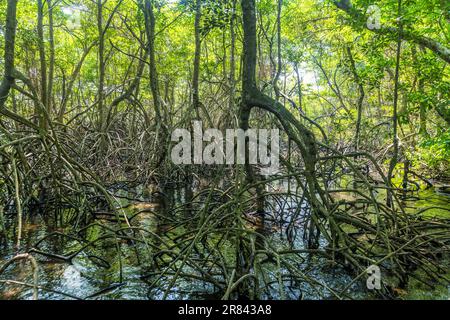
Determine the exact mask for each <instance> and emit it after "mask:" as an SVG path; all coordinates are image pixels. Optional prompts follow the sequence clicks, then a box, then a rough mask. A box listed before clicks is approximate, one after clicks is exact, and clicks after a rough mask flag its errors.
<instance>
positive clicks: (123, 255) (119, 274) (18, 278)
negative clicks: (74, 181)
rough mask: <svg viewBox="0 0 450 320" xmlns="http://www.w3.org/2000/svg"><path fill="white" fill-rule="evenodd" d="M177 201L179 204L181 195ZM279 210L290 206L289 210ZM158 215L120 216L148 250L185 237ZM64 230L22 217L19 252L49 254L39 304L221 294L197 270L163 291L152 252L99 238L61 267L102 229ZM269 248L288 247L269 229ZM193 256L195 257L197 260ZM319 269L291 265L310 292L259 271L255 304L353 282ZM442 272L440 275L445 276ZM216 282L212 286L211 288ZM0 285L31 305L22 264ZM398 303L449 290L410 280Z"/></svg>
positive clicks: (441, 203)
mask: <svg viewBox="0 0 450 320" xmlns="http://www.w3.org/2000/svg"><path fill="white" fill-rule="evenodd" d="M122 194H123V195H125V197H126V194H127V192H125V191H122ZM178 199H179V200H182V194H181V193H180V194H179V198H178ZM121 202H122V205H127V204H129V203H127V202H128V201H126V200H121ZM276 205H279V204H276ZM281 205H286V204H281ZM406 206H407V207H408V208H409V209H408V210H411V212H413V211H414V210H417V209H420V208H425V207H445V208H448V207H449V206H450V197H449V195H448V194H445V193H439V192H437V191H435V190H434V189H429V190H426V191H421V192H419V193H418V198H417V199H414V200H413V201H408V202H407V203H406ZM286 207H287V208H288V207H289V203H288V204H287V205H286ZM142 210H144V211H145V212H144V213H142V214H140V215H139V216H135V217H133V215H134V214H135V213H136V212H138V211H142ZM159 211H160V208H159V205H158V204H155V203H145V202H141V203H139V202H138V203H137V204H136V205H134V206H131V207H129V208H128V209H127V210H126V215H127V217H128V218H130V219H132V220H133V221H132V224H133V225H136V226H139V228H143V229H148V230H151V232H152V234H153V235H154V237H152V240H151V241H152V242H153V244H154V245H155V246H159V245H161V243H160V240H158V236H161V238H159V239H176V238H177V235H178V234H181V233H183V232H185V231H186V230H185V229H184V226H177V225H176V223H174V222H173V221H172V223H169V224H168V225H167V224H165V225H161V224H160V223H159V218H158V215H157V213H158V212H159ZM68 215H70V213H68ZM435 216H439V217H441V218H442V217H443V218H450V215H449V213H448V212H445V211H443V210H429V211H427V212H426V213H424V218H433V217H435ZM108 219H111V217H110V216H109V217H103V220H101V219H100V220H99V221H100V223H101V224H105V225H108V224H109V223H111V222H108V221H107V220H108ZM6 220H7V219H6ZM7 226H8V230H10V233H11V234H10V239H14V233H15V232H16V230H14V229H15V227H14V222H12V221H8V220H7ZM71 231H72V230H71V226H70V225H66V224H65V223H63V224H62V227H61V226H58V227H55V223H54V221H52V220H51V219H50V220H44V219H43V218H42V217H41V216H40V215H34V216H33V217H28V218H27V220H26V221H25V222H24V226H23V238H22V243H21V250H20V252H27V250H30V249H31V248H35V249H37V250H39V251H41V252H51V253H52V254H54V256H53V257H46V256H43V255H39V254H36V253H35V254H33V256H34V257H35V258H36V260H37V262H38V266H39V269H38V284H39V299H162V298H164V297H165V298H166V299H220V298H221V297H222V296H223V294H224V292H223V291H218V289H217V286H215V285H214V284H213V283H212V282H213V281H214V277H216V276H215V274H214V272H212V276H211V277H212V278H213V280H211V281H209V282H208V281H206V282H205V281H200V280H199V279H196V277H195V275H196V271H195V270H194V269H192V268H189V267H188V266H186V267H184V268H183V273H185V274H187V275H189V274H190V276H186V277H180V278H178V279H177V281H176V282H174V283H173V285H172V286H170V290H169V289H168V283H170V282H171V280H172V277H173V274H171V273H170V272H167V273H166V274H165V275H164V276H162V277H156V276H155V275H156V273H155V272H153V269H152V268H153V267H154V266H153V265H152V264H151V263H150V262H149V261H150V260H151V259H149V258H148V255H146V254H145V252H148V251H149V250H151V249H149V247H148V245H147V246H146V244H142V243H130V241H129V240H127V239H124V240H120V239H119V240H115V239H114V240H113V239H105V240H104V241H101V242H98V243H97V244H96V245H93V246H88V247H87V248H86V249H84V250H81V251H80V252H79V253H78V254H77V255H75V257H74V258H73V259H71V260H70V261H63V260H60V259H58V258H57V257H58V256H63V257H67V256H69V255H70V254H72V253H74V252H78V251H79V250H80V248H83V245H84V243H80V241H79V239H80V238H83V239H85V240H87V241H94V240H95V239H98V238H99V237H100V236H101V234H102V228H101V227H99V226H98V225H92V226H91V227H89V228H87V229H85V230H83V231H82V232H81V233H80V232H79V233H78V234H77V239H76V238H75V237H74V238H68V237H63V236H60V234H70V233H71ZM165 235H170V237H169V238H165V237H164V236H165ZM163 237H164V238H163ZM297 238H301V237H297ZM42 239H44V240H42ZM155 239H156V240H155ZM269 241H270V242H271V245H272V246H273V247H275V248H280V249H282V248H286V247H287V245H286V242H287V240H286V235H285V233H284V232H279V231H277V230H276V226H274V231H273V232H272V233H271V235H270V236H269ZM36 244H38V245H36ZM169 245H170V244H169ZM294 247H295V248H304V245H303V243H302V240H301V239H296V240H295V243H294ZM221 250H222V251H223V252H222V255H223V257H224V258H225V259H227V255H228V254H230V255H231V253H232V252H233V250H234V249H233V248H232V247H231V245H230V247H229V248H227V247H226V246H225V247H222V248H221ZM227 251H229V252H227ZM118 252H120V254H118ZM16 253H17V252H15V250H14V244H12V243H8V244H2V245H1V246H0V266H1V265H3V263H4V262H5V261H7V260H8V259H10V258H11V257H13V256H14V254H16ZM198 255H199V257H200V256H201V253H198ZM325 262H326V261H323V258H320V257H317V256H314V257H308V256H307V255H298V256H297V258H296V259H292V261H291V263H292V265H293V266H296V267H298V268H299V270H300V269H301V271H302V272H303V273H305V274H307V276H308V277H309V278H311V279H313V280H314V281H317V282H318V283H321V284H323V285H322V286H318V287H315V286H311V285H310V284H308V283H306V282H300V281H292V280H285V281H283V284H284V287H283V288H280V287H279V286H278V285H277V279H279V276H280V274H279V272H278V271H277V270H275V268H274V269H272V267H271V266H272V265H271V264H265V265H264V266H261V268H262V271H263V273H264V274H265V276H266V277H267V279H265V280H264V281H266V282H268V283H273V285H271V286H269V288H271V289H269V290H266V291H264V293H263V294H262V296H261V298H262V299H280V298H286V299H324V298H325V299H326V298H331V296H330V294H329V291H328V290H327V289H326V287H331V288H334V289H336V288H338V289H339V288H344V287H345V286H346V285H348V284H349V283H351V282H352V279H353V278H352V277H351V276H350V275H348V273H346V272H345V271H344V270H342V269H341V268H339V267H336V266H333V267H330V266H329V265H327V263H325ZM449 268H450V264H449ZM449 268H447V269H448V270H449ZM159 271H161V270H159ZM284 273H286V274H288V270H283V272H282V274H281V277H283V274H284ZM449 273H450V272H449ZM155 279H157V280H155ZM7 280H14V281H15V283H12V282H9V283H8V282H7ZM219 280H220V279H217V281H219ZM222 280H223V279H222ZM0 281H1V282H0V299H31V298H32V294H33V290H32V289H33V288H32V285H31V284H32V283H33V277H32V271H31V267H30V264H29V263H28V262H25V261H23V262H18V263H15V264H13V265H11V266H10V267H8V268H7V270H6V271H5V272H3V274H1V275H0ZM24 284H27V285H24ZM348 293H349V294H348V295H347V296H345V297H343V298H352V299H366V298H368V299H371V298H374V297H375V296H374V295H373V294H372V293H371V292H370V291H369V290H367V289H366V288H365V281H359V282H355V284H354V285H352V287H351V288H350V290H349V291H348ZM398 296H399V297H400V298H406V299H450V285H447V286H445V285H440V286H436V287H435V288H434V289H430V288H429V287H427V286H424V285H423V284H421V283H420V282H418V281H417V280H411V281H410V282H409V283H408V288H407V290H400V291H399V292H398Z"/></svg>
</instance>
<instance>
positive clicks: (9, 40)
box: [0, 0, 17, 110]
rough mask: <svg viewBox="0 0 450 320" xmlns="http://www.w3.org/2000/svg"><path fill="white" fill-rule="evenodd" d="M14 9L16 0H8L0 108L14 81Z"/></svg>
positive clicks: (0, 86)
mask: <svg viewBox="0 0 450 320" xmlns="http://www.w3.org/2000/svg"><path fill="white" fill-rule="evenodd" d="M16 9H17V0H8V7H7V9H6V26H5V53H4V60H5V71H4V73H3V80H2V83H1V85H0V110H2V109H3V108H4V106H5V102H6V100H7V99H8V94H9V91H10V89H11V86H12V84H13V83H14V77H13V70H14V49H15V41H16Z"/></svg>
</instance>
